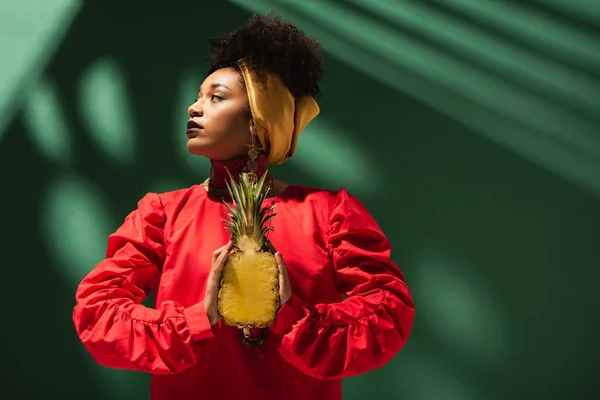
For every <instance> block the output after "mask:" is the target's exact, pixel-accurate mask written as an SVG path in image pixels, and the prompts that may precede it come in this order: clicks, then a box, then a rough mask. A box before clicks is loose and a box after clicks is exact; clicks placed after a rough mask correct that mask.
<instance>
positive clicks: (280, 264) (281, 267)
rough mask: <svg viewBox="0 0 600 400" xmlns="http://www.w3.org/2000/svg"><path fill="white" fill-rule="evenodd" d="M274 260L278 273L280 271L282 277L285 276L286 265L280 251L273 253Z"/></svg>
mask: <svg viewBox="0 0 600 400" xmlns="http://www.w3.org/2000/svg"><path fill="white" fill-rule="evenodd" d="M275 260H276V261H277V267H278V268H279V273H281V275H283V276H284V277H287V267H286V265H285V261H284V260H283V257H282V256H281V253H279V252H277V253H275Z"/></svg>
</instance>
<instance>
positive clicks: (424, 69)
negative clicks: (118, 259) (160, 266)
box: [0, 0, 600, 400]
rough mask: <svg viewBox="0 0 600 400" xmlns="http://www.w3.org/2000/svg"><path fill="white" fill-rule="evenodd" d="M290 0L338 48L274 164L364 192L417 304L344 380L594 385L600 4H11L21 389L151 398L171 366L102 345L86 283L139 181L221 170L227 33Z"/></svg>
mask: <svg viewBox="0 0 600 400" xmlns="http://www.w3.org/2000/svg"><path fill="white" fill-rule="evenodd" d="M270 9H275V10H277V11H278V12H280V13H282V14H283V15H284V16H285V17H287V18H289V19H290V20H292V21H293V22H295V23H297V24H298V26H299V27H300V28H301V29H304V30H305V31H306V32H308V33H309V34H311V35H315V36H317V38H318V39H319V40H320V41H321V42H322V43H323V45H324V48H325V51H326V57H327V62H328V73H327V75H326V77H325V78H324V80H323V82H322V89H323V96H322V97H321V98H320V99H319V103H320V105H321V107H322V113H321V115H320V116H319V117H318V118H317V119H316V120H315V121H314V122H313V123H311V125H310V126H309V128H308V129H307V130H306V131H305V132H304V133H303V134H302V135H301V137H300V142H299V147H298V153H297V156H296V157H294V158H293V159H292V160H290V161H289V162H288V163H286V164H285V165H283V166H281V167H278V168H276V169H274V170H273V173H274V175H275V176H277V177H278V178H280V179H283V180H286V181H289V182H293V183H297V184H306V185H313V186H319V187H324V188H332V189H335V188H339V187H342V186H343V187H346V188H347V189H348V190H349V191H350V192H351V193H353V194H355V195H356V196H357V197H359V198H360V199H361V200H363V202H364V203H365V205H366V206H367V207H368V209H369V210H370V211H371V212H372V213H373V215H374V216H375V217H376V219H377V220H378V221H379V223H380V225H381V227H382V228H383V230H384V232H385V233H386V234H387V235H388V236H389V239H390V241H391V243H392V248H393V259H394V261H395V262H396V263H397V264H398V265H399V266H400V268H401V269H402V270H403V272H404V273H405V276H406V279H407V282H408V284H409V286H410V288H411V290H412V292H413V294H414V299H415V303H416V309H417V313H416V319H415V324H414V328H413V332H412V335H411V338H410V340H409V342H408V344H407V345H406V346H405V347H404V349H403V350H402V351H401V352H400V353H399V354H398V356H397V357H395V359H394V360H392V362H390V363H389V364H388V365H387V366H385V367H384V368H381V369H379V370H376V371H372V372H370V373H368V374H365V375H363V376H359V377H355V378H351V379H347V380H345V381H344V395H345V397H344V398H346V399H367V398H375V399H410V400H413V399H415V400H421V399H423V400H438V399H439V400H455V399H456V400H470V399H474V400H479V399H481V400H500V399H590V398H592V397H593V395H594V394H595V393H597V390H596V388H597V387H598V384H597V383H596V382H597V381H596V379H597V378H598V372H597V371H598V356H599V354H598V350H599V344H598V337H599V336H600V324H599V320H600V313H599V312H598V307H599V306H600V296H599V294H598V291H597V285H598V283H597V282H598V279H599V278H600V273H599V272H598V271H599V267H600V248H599V245H598V244H599V243H598V242H599V239H600V207H599V198H600V132H599V129H598V126H599V123H600V51H598V49H600V2H598V1H595V0H589V1H559V0H555V1H542V0H538V1H535V0H530V1H501V0H485V1H484V0H453V1H452V0H436V1H417V0H405V1H392V0H390V1H385V0H380V1H379V0H364V1H359V0H347V1H341V0H340V1H316V0H313V1H308V0H304V1H278V2H275V1H267V0H261V1H256V0H248V1H243V0H236V1H231V2H224V1H200V0H195V1H191V0H190V1H169V2H165V1H144V2H141V1H116V0H110V1H109V0H102V1H85V2H83V1H77V0H60V1H59V0H53V1H51V0H3V1H2V2H0V54H2V57H1V59H0V171H2V172H1V173H2V187H3V190H2V196H1V199H2V200H1V201H2V210H3V215H2V217H1V222H0V224H1V225H0V226H1V234H2V240H1V241H0V243H1V244H0V246H1V248H0V250H1V254H2V256H3V257H2V267H3V268H2V270H3V277H2V278H3V279H2V281H3V285H2V286H3V290H2V300H3V301H2V303H3V318H2V319H3V326H2V329H0V340H1V342H2V343H3V345H4V348H3V351H2V367H0V376H2V378H3V379H2V380H3V392H4V393H7V394H9V397H7V398H48V397H53V396H54V395H57V396H60V397H57V398H62V399H70V398H73V399H80V398H85V399H87V400H92V399H127V400H135V399H147V398H148V393H149V392H148V382H149V376H147V375H145V374H141V373H135V372H129V371H118V370H109V369H106V368H103V367H100V366H97V365H96V364H94V362H93V361H92V360H91V358H90V357H89V356H88V355H87V353H85V351H84V350H83V347H82V346H81V345H80V343H79V342H78V339H77V337H76V335H75V332H74V329H73V326H72V322H71V311H72V307H73V305H74V292H75V289H76V287H77V284H78V283H79V281H80V280H81V278H82V277H83V276H84V275H85V274H86V273H87V272H88V271H89V270H90V269H91V268H93V266H94V265H95V264H96V263H97V262H98V261H99V260H100V259H101V258H102V257H103V254H104V250H105V246H106V238H107V236H108V235H109V234H110V233H111V232H112V231H114V230H115V229H116V227H117V226H118V225H119V224H120V223H121V222H122V220H123V218H124V217H125V215H126V214H127V213H128V212H129V211H131V210H132V209H133V208H134V207H135V204H136V202H137V200H138V199H139V198H140V197H142V196H143V195H144V194H145V193H146V192H149V191H158V192H160V191H166V190H171V189H176V188H181V187H187V186H190V185H193V184H197V183H199V182H201V181H202V180H204V179H205V177H206V175H207V174H208V163H207V161H206V160H202V159H196V158H194V157H192V156H190V155H188V154H186V149H185V140H186V138H185V136H184V130H185V122H186V120H187V116H186V112H187V106H188V105H189V103H190V101H191V100H192V99H193V96H194V95H195V94H196V91H197V88H198V87H199V85H200V83H201V82H202V77H203V75H204V73H205V71H206V65H205V64H204V59H205V57H206V55H207V51H208V47H207V39H208V38H210V37H212V36H215V35H217V34H220V33H223V32H226V31H229V30H231V29H233V28H235V27H237V26H238V25H240V24H242V23H244V21H245V20H246V19H247V18H248V16H249V15H250V13H251V12H252V11H268V10H270ZM273 379H277V377H273ZM215 384H222V383H215Z"/></svg>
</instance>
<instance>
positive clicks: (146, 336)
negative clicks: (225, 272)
mask: <svg viewBox="0 0 600 400" xmlns="http://www.w3.org/2000/svg"><path fill="white" fill-rule="evenodd" d="M210 62H211V69H210V72H209V75H208V77H207V78H206V79H205V81H204V82H203V84H202V86H201V88H200V91H199V93H198V97H197V99H196V101H195V102H194V103H193V104H192V105H191V106H190V108H189V116H190V120H189V123H188V130H187V135H188V149H189V151H190V152H192V153H194V154H197V155H201V156H204V157H209V158H210V159H211V162H212V171H211V175H210V178H209V179H208V180H206V181H205V182H204V183H203V184H202V185H195V186H192V187H190V188H187V189H182V190H178V191H173V192H168V193H162V194H155V193H149V194H147V195H146V196H145V197H143V198H142V199H141V200H140V201H139V203H138V207H137V209H136V210H135V211H133V212H132V213H131V214H130V215H129V216H128V217H127V218H126V219H125V221H124V223H123V225H122V226H121V227H120V228H119V229H118V230H117V231H116V232H115V233H114V234H113V235H111V236H110V238H109V242H108V250H107V258H106V259H105V260H103V261H102V262H100V263H99V264H98V265H97V266H96V267H95V268H94V269H93V270H92V271H91V272H90V274H89V275H88V276H87V277H86V278H85V279H84V280H83V281H82V282H81V285H80V286H79V288H78V291H77V295H76V298H77V305H76V306H75V309H74V316H73V319H74V323H75V327H76V329H77V333H78V335H79V337H80V338H81V340H82V342H83V344H84V345H85V347H86V349H87V350H88V351H89V352H90V353H91V355H92V356H93V357H94V359H95V360H96V361H97V362H98V363H100V364H102V365H105V366H108V367H113V368H126V369H132V370H137V371H145V372H150V373H152V374H153V376H152V384H151V397H152V398H153V399H157V400H160V399H198V398H207V399H211V398H221V399H233V398H237V397H238V396H242V397H243V398H247V399H281V398H286V399H311V400H312V399H340V398H341V381H340V378H343V377H349V376H353V375H356V374H361V373H364V372H367V371H369V370H372V369H374V368H378V367H381V366H382V365H384V364H385V363H386V362H387V361H389V360H390V359H391V358H392V357H393V356H394V355H395V354H396V353H397V352H398V351H399V349H400V348H401V347H402V346H403V344H404V343H405V342H406V341H407V339H408V335H409V332H410V329H411V326H412V322H413V315H414V309H413V303H412V299H411V295H410V292H409V290H408V288H407V286H406V284H405V283H404V280H403V276H402V274H401V272H400V271H399V270H398V268H397V267H396V266H395V265H394V264H393V263H392V261H391V260H390V245H389V243H388V240H387V239H386V238H385V236H384V235H383V233H382V232H381V230H380V229H379V227H378V226H377V224H376V222H375V221H374V220H373V218H372V217H371V216H370V214H369V213H368V212H367V211H366V210H365V208H364V207H363V205H362V204H361V203H360V202H359V201H358V200H357V199H356V198H355V197H353V196H352V195H350V194H349V193H348V192H347V191H345V190H343V189H341V190H339V191H328V190H320V189H316V188H309V187H302V186H297V185H289V184H286V183H284V182H281V181H279V180H278V179H275V178H273V177H272V176H271V175H270V172H269V171H268V170H267V165H278V164H281V163H283V162H285V161H286V160H287V159H288V158H289V157H291V156H293V154H294V152H295V147H296V140H297V138H298V134H299V133H300V132H301V131H302V129H303V128H304V127H305V126H306V125H307V124H308V123H309V121H310V120H311V119H313V118H314V117H315V116H316V115H317V114H318V112H319V107H318V105H317V103H316V102H315V100H314V96H316V95H317V94H318V92H319V88H318V80H319V78H320V76H321V75H322V73H323V71H324V66H323V61H322V58H321V48H320V45H319V44H318V43H317V42H316V41H314V40H313V39H312V38H309V37H307V36H305V35H304V34H303V33H302V32H300V31H299V30H298V29H297V28H296V27H295V26H293V25H292V24H290V23H288V22H285V21H283V20H282V19H280V18H279V17H276V16H268V17H263V16H259V15H255V16H253V17H252V19H251V20H250V21H249V22H248V23H247V24H246V25H245V26H243V27H241V28H240V29H238V30H236V31H235V32H233V33H231V34H228V35H225V36H222V37H219V38H216V39H214V40H213V41H212V54H211V57H210ZM258 145H260V146H261V147H262V148H264V151H263V152H262V153H259V154H258V153H257V147H258ZM249 149H250V151H249ZM248 169H250V170H254V171H255V173H256V174H257V176H259V177H261V176H263V175H264V174H267V182H269V185H268V186H269V187H270V191H269V198H268V199H267V203H268V204H267V205H266V206H269V207H270V206H272V205H273V204H276V205H277V216H276V217H275V218H273V219H272V220H271V221H272V227H273V228H274V230H273V232H271V233H270V235H269V241H270V243H271V244H272V246H273V247H274V248H275V249H277V251H278V253H277V256H276V259H277V262H278V265H279V269H280V302H281V307H280V308H279V310H278V311H277V316H276V319H275V321H274V323H273V324H272V325H271V326H269V328H268V329H264V330H261V331H259V332H254V333H253V334H255V335H256V337H261V338H264V343H262V345H261V346H260V347H257V348H250V347H247V346H244V345H242V344H241V342H240V335H239V330H238V329H237V328H234V327H230V326H227V325H225V324H223V323H222V321H221V317H220V315H219V312H218V309H217V292H218V286H219V274H220V271H221V269H222V267H223V261H224V259H225V258H226V257H227V255H228V254H229V252H230V251H231V249H232V244H231V242H228V236H227V235H228V234H227V232H226V231H225V230H224V229H223V223H222V220H221V219H222V218H225V216H226V215H227V209H226V206H225V205H224V204H223V201H222V198H224V197H226V196H227V190H226V184H225V178H226V177H227V176H228V175H227V172H226V171H227V170H228V171H230V172H231V173H232V175H233V176H234V177H237V176H239V174H240V173H241V172H242V171H244V170H248ZM323 173H327V172H326V171H323ZM215 249H216V250H215ZM152 290H154V291H155V294H156V304H155V308H147V307H145V306H143V305H142V304H141V302H142V300H143V299H144V298H145V297H146V296H147V295H148V294H149V293H150V292H151V291H152ZM344 295H346V296H347V298H346V299H344Z"/></svg>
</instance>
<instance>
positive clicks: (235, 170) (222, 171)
mask: <svg viewBox="0 0 600 400" xmlns="http://www.w3.org/2000/svg"><path fill="white" fill-rule="evenodd" d="M248 161H250V158H249V157H244V158H236V159H234V160H228V161H217V160H211V161H210V162H211V166H212V169H211V176H210V186H211V187H213V188H215V189H227V185H225V182H229V175H228V174H227V171H229V172H230V173H231V175H232V176H233V179H234V180H235V181H236V182H238V181H239V180H240V175H241V174H242V172H248V169H247V168H246V166H247V164H248ZM256 163H257V164H258V170H257V171H256V175H257V176H258V178H259V179H260V177H261V176H263V175H264V174H267V178H269V177H270V174H269V171H267V155H266V153H262V154H260V155H259V156H258V158H257V159H256Z"/></svg>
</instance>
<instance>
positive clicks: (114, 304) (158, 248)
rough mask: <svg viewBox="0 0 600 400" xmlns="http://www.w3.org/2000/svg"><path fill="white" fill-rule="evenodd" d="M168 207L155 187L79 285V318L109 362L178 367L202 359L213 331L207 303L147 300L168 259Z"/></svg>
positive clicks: (90, 343)
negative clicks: (155, 304) (153, 303)
mask: <svg viewBox="0 0 600 400" xmlns="http://www.w3.org/2000/svg"><path fill="white" fill-rule="evenodd" d="M164 224H165V214H164V209H163V206H162V202H161V198H160V196H159V195H158V194H155V193H149V194H147V195H146V196H144V197H143V198H142V199H141V200H140V201H139V202H138V207H137V209H136V210H135V211H133V212H132V213H131V214H129V215H128V216H127V218H126V219H125V221H124V223H123V225H121V226H120V227H119V228H118V229H117V231H116V232H115V233H114V234H112V235H110V237H109V239H108V248H107V254H106V258H105V259H104V260H102V261H101V262H100V263H99V264H98V265H96V267H95V268H94V269H92V271H91V272H90V273H89V274H88V275H87V276H86V277H85V278H84V279H83V281H82V282H81V283H80V285H79V287H78V289H77V292H76V305H75V308H74V310H73V322H74V324H75V329H76V331H77V334H78V336H79V338H80V340H81V341H82V343H83V345H84V346H85V348H86V349H87V351H88V352H89V353H90V354H91V355H92V357H93V358H94V359H95V360H96V362H98V363H99V364H102V365H104V366H107V367H112V368H122V369H131V370H137V371H143V372H151V373H159V374H160V373H165V374H166V373H176V372H179V371H181V370H183V369H185V368H187V367H189V366H191V365H193V364H194V363H195V362H196V357H197V351H196V350H198V349H197V346H199V344H198V342H199V341H201V340H202V339H206V338H210V337H212V336H213V331H212V328H211V326H210V322H209V320H208V317H207V315H206V312H205V310H204V304H203V303H202V302H200V303H197V304H194V305H193V306H191V307H189V308H187V309H186V308H184V307H182V306H181V305H179V304H177V303H175V302H172V301H165V302H163V303H162V304H161V305H160V308H158V309H153V308H148V307H145V306H144V305H142V304H141V302H142V300H144V299H145V298H146V297H147V296H148V295H149V294H150V292H151V291H152V289H154V288H156V287H157V285H158V282H159V280H160V270H161V267H162V263H163V261H164V258H165V248H164V240H163V239H164V232H163V229H164Z"/></svg>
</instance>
